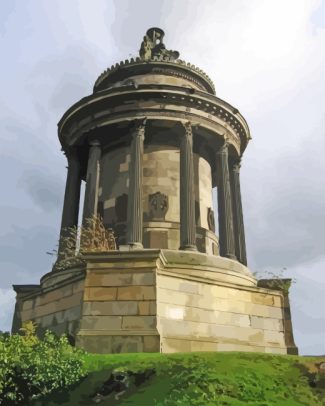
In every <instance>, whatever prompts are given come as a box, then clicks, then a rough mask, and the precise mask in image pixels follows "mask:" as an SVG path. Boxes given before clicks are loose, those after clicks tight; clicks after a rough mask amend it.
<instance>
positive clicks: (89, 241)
mask: <svg viewBox="0 0 325 406" xmlns="http://www.w3.org/2000/svg"><path fill="white" fill-rule="evenodd" d="M115 240H116V238H115V236H114V232H113V230H112V229H107V228H106V227H105V225H104V223H103V219H102V217H101V216H99V215H93V216H92V217H90V218H87V219H85V221H84V224H83V225H81V226H79V227H76V226H75V227H67V228H65V229H64V230H63V233H62V235H61V238H60V245H59V247H60V249H59V250H53V251H52V252H47V254H49V255H56V256H57V260H56V263H55V270H58V271H59V270H63V269H66V268H70V267H72V266H77V265H81V264H83V263H85V260H84V258H83V256H84V255H86V254H87V253H89V252H105V251H112V250H116V249H117V247H116V241H115Z"/></svg>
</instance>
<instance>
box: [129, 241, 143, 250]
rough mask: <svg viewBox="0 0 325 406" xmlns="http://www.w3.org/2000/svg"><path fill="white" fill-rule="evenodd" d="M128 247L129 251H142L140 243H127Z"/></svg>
mask: <svg viewBox="0 0 325 406" xmlns="http://www.w3.org/2000/svg"><path fill="white" fill-rule="evenodd" d="M127 245H128V247H129V250H130V251H133V250H143V245H142V243H141V242H128V244H127Z"/></svg>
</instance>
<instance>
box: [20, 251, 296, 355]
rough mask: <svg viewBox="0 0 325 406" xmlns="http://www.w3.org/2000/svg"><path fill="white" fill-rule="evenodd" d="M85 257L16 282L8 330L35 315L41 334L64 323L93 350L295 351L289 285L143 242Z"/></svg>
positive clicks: (232, 264)
mask: <svg viewBox="0 0 325 406" xmlns="http://www.w3.org/2000/svg"><path fill="white" fill-rule="evenodd" d="M85 260H86V263H85V265H83V266H80V267H79V268H78V267H77V268H74V269H69V270H66V271H61V272H51V273H49V274H47V275H45V276H44V277H43V278H42V280H41V285H29V287H28V286H17V285H15V286H14V288H15V290H16V292H17V304H16V309H15V316H14V323H13V332H15V331H17V330H18V328H19V327H20V325H21V323H22V322H23V321H26V320H34V321H36V322H37V323H38V326H39V333H40V334H42V333H43V332H44V331H45V330H46V329H51V330H53V331H55V332H56V333H58V334H61V333H64V332H65V333H68V334H70V336H71V337H73V338H74V339H75V342H76V345H77V346H80V347H82V348H84V349H85V350H86V351H89V352H94V353H120V352H166V353H169V352H187V351H258V352H270V353H282V354H286V353H290V354H293V353H297V352H298V351H297V347H296V346H295V344H294V341H293V336H292V325H291V318H290V306H289V301H288V296H287V294H286V293H285V292H282V291H280V290H275V289H271V288H269V287H260V286H257V283H256V280H255V279H254V277H253V276H252V274H251V273H250V272H249V270H248V269H247V268H246V267H245V266H243V265H241V264H240V263H239V262H237V261H233V260H230V259H227V258H222V257H218V256H210V255H206V254H202V253H198V252H184V251H172V250H149V249H148V250H134V251H123V252H122V251H112V252H109V253H96V254H95V253H93V254H89V255H88V256H87V257H86V258H85ZM266 285H267V283H266V282H265V281H264V286H266Z"/></svg>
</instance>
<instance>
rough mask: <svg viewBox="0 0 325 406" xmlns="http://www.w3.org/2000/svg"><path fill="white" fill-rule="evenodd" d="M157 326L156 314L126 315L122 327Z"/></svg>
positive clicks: (138, 328) (141, 327) (147, 327)
mask: <svg viewBox="0 0 325 406" xmlns="http://www.w3.org/2000/svg"><path fill="white" fill-rule="evenodd" d="M155 326H156V317H155V316H124V317H123V322H122V329H126V330H130V329H131V330H132V329H134V330H141V329H143V330H150V329H153V328H155Z"/></svg>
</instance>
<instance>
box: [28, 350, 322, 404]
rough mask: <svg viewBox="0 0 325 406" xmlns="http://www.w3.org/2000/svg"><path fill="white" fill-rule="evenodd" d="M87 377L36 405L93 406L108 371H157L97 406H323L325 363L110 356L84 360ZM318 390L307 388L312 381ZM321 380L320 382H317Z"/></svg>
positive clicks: (241, 356) (233, 355)
mask: <svg viewBox="0 0 325 406" xmlns="http://www.w3.org/2000/svg"><path fill="white" fill-rule="evenodd" d="M84 359H85V367H86V369H87V370H88V371H89V374H88V376H87V377H86V378H85V379H84V380H83V381H82V382H81V383H79V384H78V385H76V386H75V387H73V388H71V389H70V391H69V392H65V393H56V394H52V395H51V396H50V397H48V398H47V399H44V400H42V401H37V402H35V403H34V404H35V405H49V406H51V405H52V406H53V405H94V404H96V403H94V401H93V400H92V399H91V395H93V394H94V393H95V392H96V390H98V389H99V388H100V387H101V385H102V384H103V382H104V381H106V380H107V379H108V378H109V376H110V372H111V371H112V369H115V368H122V369H123V368H126V369H128V370H132V371H139V370H145V369H148V368H155V370H156V375H154V376H153V377H152V378H150V380H148V381H147V382H145V383H144V384H142V385H141V386H139V387H137V388H136V389H135V390H134V392H133V393H131V394H128V395H125V396H124V397H122V398H121V399H120V400H118V401H115V400H114V399H106V400H103V401H102V402H100V403H99V404H100V405H103V406H104V405H121V406H122V405H123V406H139V405H141V406H154V405H164V406H174V405H184V406H191V405H204V406H205V405H207V406H209V405H229V406H241V405H258V406H268V405H277V406H295V405H297V406H298V405H306V406H313V405H315V406H316V405H323V406H324V405H325V384H324V383H325V376H324V375H325V374H318V375H317V374H316V371H317V368H316V367H315V364H317V363H319V362H321V361H322V362H324V361H325V359H320V358H312V357H310V358H305V357H298V356H286V355H270V354H261V353H237V352H226V353H222V352H216V353H215V352H214V353H211V352H210V353H207V352H204V353H182V354H180V353H178V354H156V353H154V354H147V353H139V354H112V355H97V354H87V355H85V356H84ZM315 379H316V380H317V379H318V382H316V387H312V386H311V385H310V382H312V381H315ZM319 379H320V381H319Z"/></svg>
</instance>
